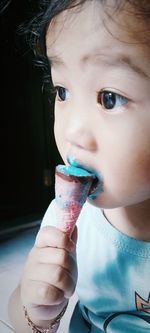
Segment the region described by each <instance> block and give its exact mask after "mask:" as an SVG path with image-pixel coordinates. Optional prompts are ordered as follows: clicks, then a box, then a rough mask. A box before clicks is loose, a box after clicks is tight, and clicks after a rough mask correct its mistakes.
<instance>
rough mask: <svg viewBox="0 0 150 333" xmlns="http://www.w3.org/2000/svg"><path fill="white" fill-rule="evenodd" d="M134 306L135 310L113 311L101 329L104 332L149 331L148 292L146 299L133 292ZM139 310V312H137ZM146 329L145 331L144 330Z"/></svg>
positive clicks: (149, 296)
mask: <svg viewBox="0 0 150 333" xmlns="http://www.w3.org/2000/svg"><path fill="white" fill-rule="evenodd" d="M135 306H136V310H137V311H135V312H134V311H133V312H128V311H127V312H118V313H113V314H111V315H110V316H109V317H107V319H106V320H105V322H104V325H103V330H104V332H106V333H115V332H118V327H119V332H122V333H124V332H130V333H137V327H138V328H139V330H140V332H141V333H142V332H143V333H144V332H149V330H150V293H149V295H148V297H147V299H144V298H143V297H141V296H140V295H139V294H138V293H137V292H135ZM138 312H139V313H138ZM145 330H146V331H145Z"/></svg>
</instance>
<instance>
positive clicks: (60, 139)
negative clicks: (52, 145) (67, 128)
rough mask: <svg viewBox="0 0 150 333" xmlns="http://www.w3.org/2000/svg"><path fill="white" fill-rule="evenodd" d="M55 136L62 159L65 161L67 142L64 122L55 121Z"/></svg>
mask: <svg viewBox="0 0 150 333" xmlns="http://www.w3.org/2000/svg"><path fill="white" fill-rule="evenodd" d="M54 135H55V141H56V145H57V148H58V150H59V153H60V155H61V157H62V158H63V159H64V156H65V142H64V129H63V126H62V121H58V120H57V119H56V120H55V124H54Z"/></svg>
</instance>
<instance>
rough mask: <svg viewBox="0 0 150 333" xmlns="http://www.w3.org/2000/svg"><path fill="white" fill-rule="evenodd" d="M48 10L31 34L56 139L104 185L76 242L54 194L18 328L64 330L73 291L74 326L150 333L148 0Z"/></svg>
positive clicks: (21, 293) (15, 315) (73, 331)
mask: <svg viewBox="0 0 150 333" xmlns="http://www.w3.org/2000/svg"><path fill="white" fill-rule="evenodd" d="M40 10H41V11H40V13H39V15H38V16H37V18H36V19H35V20H33V21H32V22H31V24H32V29H33V30H32V32H33V37H34V41H33V42H34V47H35V49H36V52H37V53H38V56H40V61H45V66H46V64H47V61H48V62H49V68H50V73H49V74H50V75H49V76H50V78H51V85H52V90H53V92H54V94H55V110H54V112H55V125H54V132H55V138H56V143H57V147H58V149H59V152H60V154H61V156H62V159H63V161H64V163H65V164H66V165H73V166H75V167H82V168H83V169H86V170H87V171H92V173H95V175H96V176H97V178H98V179H99V184H98V185H97V187H96V188H95V189H93V192H92V195H89V197H88V199H87V201H86V203H85V204H84V206H83V209H82V211H81V214H80V216H79V218H78V221H77V227H76V228H75V229H74V232H73V234H72V236H71V238H69V237H68V236H67V235H65V234H64V233H63V232H62V231H60V230H58V229H57V227H56V216H55V205H54V204H55V200H53V201H52V202H51V204H50V206H49V207H48V209H47V212H46V214H45V216H44V218H43V221H42V225H41V228H40V230H39V232H38V235H37V238H36V241H35V245H34V247H33V248H32V250H31V252H30V253H29V256H28V259H27V262H26V265H25V268H24V271H23V274H22V277H21V281H20V284H19V286H18V288H17V289H16V290H15V291H14V292H13V294H12V296H11V299H10V302H9V314H10V318H11V322H12V324H13V326H14V328H15V330H16V332H18V333H31V332H36V333H37V332H42V333H55V332H57V330H58V327H59V323H60V321H61V318H62V316H63V314H64V312H65V310H66V308H67V305H68V302H69V299H70V297H71V296H72V295H73V293H74V290H75V289H76V292H77V295H78V302H77V304H76V306H75V309H74V311H73V315H72V318H71V322H70V325H69V333H88V332H91V333H100V332H108V333H128V332H129V333H131V332H132V333H137V332H138V333H146V332H147V333H148V332H150V60H149V59H150V33H149V30H150V29H149V28H150V1H149V0H145V1H144V0H141V1H137V0H126V1H123V0H120V1H119V0H106V1H103V0H93V1H92V0H91V1H90V0H89V1H86V0H85V1H73V0H72V1H71V0H63V1H59V0H52V1H50V0H47V1H46V0H45V1H41V7H40ZM77 230H78V235H77ZM66 333H67V332H66Z"/></svg>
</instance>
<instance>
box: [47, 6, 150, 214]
mask: <svg viewBox="0 0 150 333" xmlns="http://www.w3.org/2000/svg"><path fill="white" fill-rule="evenodd" d="M122 15H123V14H122ZM131 16H132V15H131ZM104 18H105V24H104V23H103V19H104ZM117 19H118V24H115V23H114V21H113V20H111V19H110V18H106V16H104V9H103V8H102V7H101V5H100V3H99V1H94V2H90V1H87V2H86V4H85V5H84V7H83V8H82V10H80V11H79V10H76V12H75V11H74V10H68V11H65V12H63V13H61V14H60V15H58V17H57V18H56V19H55V20H54V21H53V23H52V24H51V26H50V27H49V29H48V32H47V54H48V57H49V58H50V60H51V63H52V80H53V84H54V86H57V87H58V89H57V96H56V103H55V137H56V142H57V146H58V149H59V151H60V154H61V156H62V158H63V160H64V162H65V163H67V156H71V157H72V158H73V159H75V160H76V161H77V163H78V162H79V163H80V164H82V165H83V166H85V167H86V166H87V168H88V169H94V170H96V171H97V172H98V173H99V174H100V175H101V177H102V179H103V192H102V193H101V194H100V195H99V196H97V198H96V199H95V200H94V202H93V203H94V204H95V205H97V206H100V207H104V208H113V207H120V206H128V205H134V204H137V203H139V202H142V201H144V200H147V199H149V198H150V64H149V50H148V47H146V46H145V45H143V46H142V45H141V44H137V43H135V40H134V39H133V35H132V34H131V33H130V36H129V34H127V31H129V28H127V26H126V23H125V17H124V16H121V14H120V16H119V15H118V17H117ZM119 20H120V21H119ZM130 20H132V21H131V22H132V23H131V22H130V21H129V19H128V26H130V27H131V26H133V16H132V17H130ZM126 22H127V21H126ZM136 23H137V22H136ZM105 26H107V28H106V27H105ZM136 26H137V25H136ZM134 29H135V26H134Z"/></svg>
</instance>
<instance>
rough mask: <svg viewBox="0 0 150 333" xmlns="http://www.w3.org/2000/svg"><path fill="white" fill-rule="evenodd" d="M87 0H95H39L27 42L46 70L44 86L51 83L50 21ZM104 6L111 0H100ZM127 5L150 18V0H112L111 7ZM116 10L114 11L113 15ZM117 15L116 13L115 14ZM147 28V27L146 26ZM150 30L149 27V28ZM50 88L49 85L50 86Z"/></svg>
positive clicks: (138, 13) (135, 11)
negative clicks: (48, 42) (47, 50)
mask: <svg viewBox="0 0 150 333" xmlns="http://www.w3.org/2000/svg"><path fill="white" fill-rule="evenodd" d="M86 1H94V0H39V2H38V6H39V11H38V14H37V15H36V16H35V17H34V18H33V19H32V20H31V21H30V22H29V23H28V24H27V25H26V29H25V33H26V37H27V43H28V45H30V47H31V48H32V50H33V52H34V56H35V60H36V64H38V66H40V67H41V68H42V69H43V70H44V76H43V78H44V86H45V87H46V85H47V84H48V85H49V83H50V85H51V77H50V67H49V66H50V65H49V62H48V59H47V56H46V32H47V29H48V27H49V24H50V22H51V21H52V19H53V18H54V17H56V16H57V15H59V14H60V13H61V12H63V11H64V10H67V9H72V8H79V9H80V8H81V7H82V5H83V4H84V3H85V2H86ZM99 2H100V3H101V4H102V5H103V6H104V8H107V6H108V8H110V0H99ZM124 7H126V9H127V11H128V14H129V15H133V16H134V17H135V16H136V17H137V18H138V19H141V18H143V20H144V22H147V21H148V25H149V20H150V0H140V1H139V0H112V2H111V9H112V8H113V10H114V11H119V10H121V9H123V8H124ZM113 14H114V12H112V16H113ZM114 17H115V15H114ZM146 29H147V28H146ZM147 30H149V29H147ZM48 89H49V87H48Z"/></svg>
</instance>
